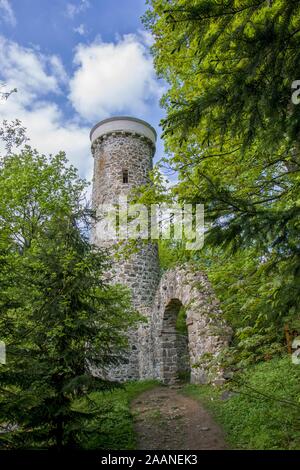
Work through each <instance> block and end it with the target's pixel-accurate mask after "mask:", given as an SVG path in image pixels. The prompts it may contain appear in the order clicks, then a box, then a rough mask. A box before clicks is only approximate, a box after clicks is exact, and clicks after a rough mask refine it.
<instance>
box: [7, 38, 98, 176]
mask: <svg viewBox="0 0 300 470" xmlns="http://www.w3.org/2000/svg"><path fill="white" fill-rule="evenodd" d="M0 74H1V79H2V80H3V81H5V82H6V88H7V89H11V88H13V87H15V86H16V87H17V88H18V93H14V94H13V95H11V96H10V97H9V98H8V100H7V101H1V102H0V120H1V121H2V120H3V119H7V120H13V119H16V118H18V119H20V120H21V121H22V124H23V125H24V126H25V127H26V128H27V135H28V137H29V138H30V142H29V144H30V145H32V146H33V147H35V148H37V149H38V150H39V151H40V152H43V153H45V154H49V153H56V152H58V151H60V150H64V151H66V153H67V157H68V158H69V160H70V161H71V163H73V164H74V165H75V166H76V167H77V168H78V169H79V170H80V174H81V175H82V176H84V177H87V178H89V179H90V178H91V174H92V158H91V154H90V143H89V128H88V127H86V126H81V125H80V124H78V123H77V122H76V121H75V120H68V119H66V118H65V116H64V115H63V113H62V111H61V110H60V108H59V107H58V105H57V104H56V103H54V102H52V101H50V100H49V97H47V95H48V94H49V92H51V93H55V94H58V93H60V94H61V93H62V92H63V87H64V86H65V84H66V82H67V80H68V78H67V75H66V73H65V70H64V67H63V64H62V62H61V60H60V58H59V57H57V56H55V55H50V56H45V55H42V54H40V53H39V52H38V51H35V50H33V49H28V48H23V47H21V46H19V45H18V44H16V43H15V42H12V41H6V40H5V39H4V38H1V37H0ZM47 98H48V100H47Z"/></svg>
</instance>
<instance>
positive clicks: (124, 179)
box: [123, 170, 128, 184]
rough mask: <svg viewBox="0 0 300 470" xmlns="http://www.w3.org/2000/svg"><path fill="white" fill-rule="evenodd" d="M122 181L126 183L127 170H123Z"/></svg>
mask: <svg viewBox="0 0 300 470" xmlns="http://www.w3.org/2000/svg"><path fill="white" fill-rule="evenodd" d="M123 183H124V184H127V183H128V170H123Z"/></svg>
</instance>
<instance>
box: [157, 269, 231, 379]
mask: <svg viewBox="0 0 300 470" xmlns="http://www.w3.org/2000/svg"><path fill="white" fill-rule="evenodd" d="M181 305H182V306H183V307H184V308H185V309H186V323H187V328H188V351H189V361H190V368H191V377H190V380H191V382H192V383H208V382H217V381H219V380H222V371H221V370H220V368H218V367H217V366H215V367H214V368H212V367H210V366H207V365H206V362H207V361H206V358H207V357H210V358H212V357H216V356H217V355H218V354H219V353H220V352H221V351H222V349H223V348H225V347H226V346H227V345H228V342H229V339H230V335H231V330H230V329H229V328H228V326H227V325H226V323H225V321H224V319H223V318H222V311H221V309H220V305H219V301H218V300H217V298H216V296H215V294H214V292H213V290H212V287H211V285H210V283H209V281H208V279H207V276H206V275H205V274H204V273H202V272H199V271H197V270H193V268H192V267H190V266H183V267H178V268H175V269H174V270H170V271H167V272H166V273H165V274H164V275H163V277H162V278H161V281H160V285H159V288H158V291H157V294H156V298H155V302H154V306H153V311H152V320H151V330H152V355H153V361H152V362H153V376H154V377H155V378H157V379H159V380H161V381H163V382H164V383H174V381H175V380H176V374H177V372H178V357H177V355H178V354H177V351H178V346H177V347H176V346H175V344H176V332H175V330H174V318H175V317H176V312H178V309H179V308H180V306H181Z"/></svg>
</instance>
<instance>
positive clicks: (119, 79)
mask: <svg viewBox="0 0 300 470" xmlns="http://www.w3.org/2000/svg"><path fill="white" fill-rule="evenodd" d="M143 41H144V40H143V37H142V36H141V35H139V36H137V35H127V36H124V37H123V38H119V39H118V40H117V41H116V42H115V43H113V42H112V43H105V42H101V41H97V42H94V43H92V44H89V45H84V44H80V45H78V47H77V48H76V50H75V53H74V63H75V70H74V73H73V75H72V76H71V78H70V77H69V76H68V74H67V73H66V71H65V69H64V66H63V63H62V61H61V59H60V57H59V56H57V55H45V54H42V53H41V52H40V50H38V49H36V48H33V47H31V48H25V47H22V46H20V45H19V44H17V43H16V42H13V41H8V40H6V39H5V38H3V37H1V36H0V82H1V81H3V82H5V83H6V89H7V90H11V89H13V88H17V89H18V93H14V94H12V95H11V96H10V97H9V98H8V100H7V101H2V102H0V121H2V120H3V119H8V120H13V119H16V118H18V119H20V120H21V121H22V124H23V125H24V126H25V127H26V128H27V134H28V137H29V138H30V142H29V143H30V145H32V146H33V147H35V148H37V149H38V150H39V151H40V152H43V153H45V154H49V153H56V152H58V151H59V150H65V151H66V153H67V157H68V158H69V160H70V161H71V163H73V164H74V165H75V166H76V167H77V168H78V169H79V171H80V174H81V175H82V176H84V177H86V178H88V179H91V176H92V165H93V159H92V157H91V152H90V142H89V131H90V127H91V125H92V124H95V123H96V122H97V121H99V120H100V119H103V118H105V117H108V116H111V115H113V114H116V113H124V114H130V113H132V114H134V115H137V116H139V117H142V118H145V119H147V116H146V114H147V113H149V112H150V110H151V109H152V106H153V100H155V102H156V103H157V101H158V99H157V98H158V97H159V96H160V94H161V91H162V89H161V86H160V85H159V84H158V82H157V81H156V78H155V74H154V70H153V64H152V59H151V57H150V56H149V55H148V49H147V46H146V45H145V42H143ZM58 100H59V101H58ZM58 102H61V103H63V105H64V104H67V105H70V104H71V105H72V106H73V107H74V109H75V110H76V111H77V113H76V112H74V114H73V116H72V117H71V118H67V117H66V115H65V114H64V112H63V110H62V108H60V107H59V105H58V104H57V103H58ZM83 120H87V121H90V122H89V123H87V122H86V121H83ZM0 154H1V153H0Z"/></svg>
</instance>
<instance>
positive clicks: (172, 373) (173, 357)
mask: <svg viewBox="0 0 300 470" xmlns="http://www.w3.org/2000/svg"><path fill="white" fill-rule="evenodd" d="M182 308H183V305H182V303H181V301H180V300H179V299H171V301H170V302H169V303H168V304H167V306H166V308H165V311H164V316H163V320H162V322H163V324H162V331H161V337H162V342H161V346H162V355H163V357H162V368H163V370H162V379H163V382H165V383H169V384H170V383H175V382H176V381H177V380H178V379H179V378H180V377H181V376H182V375H183V374H184V373H186V375H189V373H190V357H189V350H188V330H187V332H186V334H183V333H180V332H178V330H177V327H176V323H177V320H178V316H179V313H180V311H181V309H182Z"/></svg>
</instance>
